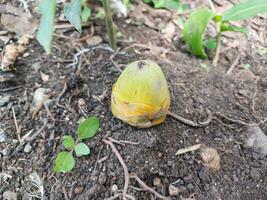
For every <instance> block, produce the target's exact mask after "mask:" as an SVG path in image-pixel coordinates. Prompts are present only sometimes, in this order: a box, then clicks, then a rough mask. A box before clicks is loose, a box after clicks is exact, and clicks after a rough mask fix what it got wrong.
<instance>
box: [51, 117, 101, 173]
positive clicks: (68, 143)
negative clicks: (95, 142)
mask: <svg viewBox="0 0 267 200" xmlns="http://www.w3.org/2000/svg"><path fill="white" fill-rule="evenodd" d="M98 129H99V119H98V118H97V117H90V118H88V119H86V120H84V121H83V122H82V123H81V124H80V125H79V127H78V130H77V139H76V141H75V140H74V138H73V137H72V136H70V135H64V136H63V146H64V147H65V149H66V150H67V151H61V152H59V153H58V154H57V157H56V161H55V166H54V172H57V173H60V172H63V173H65V172H69V171H71V170H72V169H73V168H74V166H75V159H74V157H73V152H75V155H76V156H77V157H81V156H85V155H89V154H90V148H89V147H88V146H87V145H86V144H85V143H83V142H82V140H84V139H89V138H92V137H94V136H95V134H96V133H97V130H98Z"/></svg>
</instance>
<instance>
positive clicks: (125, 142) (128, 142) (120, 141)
mask: <svg viewBox="0 0 267 200" xmlns="http://www.w3.org/2000/svg"><path fill="white" fill-rule="evenodd" d="M108 139H109V140H110V141H111V142H114V143H117V144H120V145H124V144H134V145H137V144H140V142H131V141H127V140H115V139H113V138H112V137H108Z"/></svg>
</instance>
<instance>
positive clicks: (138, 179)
mask: <svg viewBox="0 0 267 200" xmlns="http://www.w3.org/2000/svg"><path fill="white" fill-rule="evenodd" d="M130 177H131V178H134V179H135V180H136V181H137V182H138V183H139V184H140V185H141V186H142V187H143V188H145V189H146V190H148V191H150V192H152V193H153V194H154V195H156V197H158V198H159V199H163V200H170V199H169V198H167V197H165V196H162V195H161V194H159V193H158V192H156V191H155V190H153V189H152V188H150V187H149V186H148V185H146V184H145V183H144V182H143V181H142V180H141V179H140V178H139V177H138V176H137V175H136V174H135V173H131V176H130Z"/></svg>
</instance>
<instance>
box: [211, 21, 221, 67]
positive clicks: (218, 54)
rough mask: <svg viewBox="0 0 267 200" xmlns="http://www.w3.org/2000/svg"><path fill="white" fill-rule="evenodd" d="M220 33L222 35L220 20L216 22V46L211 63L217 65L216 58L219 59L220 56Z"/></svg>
mask: <svg viewBox="0 0 267 200" xmlns="http://www.w3.org/2000/svg"><path fill="white" fill-rule="evenodd" d="M221 35H222V32H221V22H217V36H216V43H217V47H216V52H215V56H214V58H213V62H212V64H213V65H214V66H217V64H218V60H219V56H220V49H221Z"/></svg>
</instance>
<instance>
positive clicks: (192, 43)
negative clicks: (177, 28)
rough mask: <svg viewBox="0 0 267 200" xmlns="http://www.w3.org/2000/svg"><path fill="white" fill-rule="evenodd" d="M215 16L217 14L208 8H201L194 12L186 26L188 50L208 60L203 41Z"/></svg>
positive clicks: (184, 36) (185, 34)
mask: <svg viewBox="0 0 267 200" xmlns="http://www.w3.org/2000/svg"><path fill="white" fill-rule="evenodd" d="M214 16H215V13H214V12H213V11H211V10H209V9H207V8H201V9H198V10H196V11H194V12H193V13H192V14H191V15H190V17H189V19H188V20H187V21H186V22H185V24H184V30H183V38H184V40H185V43H186V45H187V48H188V50H189V51H190V52H191V53H192V54H194V55H196V56H199V57H202V58H206V57H207V54H206V53H205V51H204V48H203V44H202V40H203V34H204V31H205V30H206V28H207V26H208V23H209V21H210V20H211V19H212V18H213V17H214Z"/></svg>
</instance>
